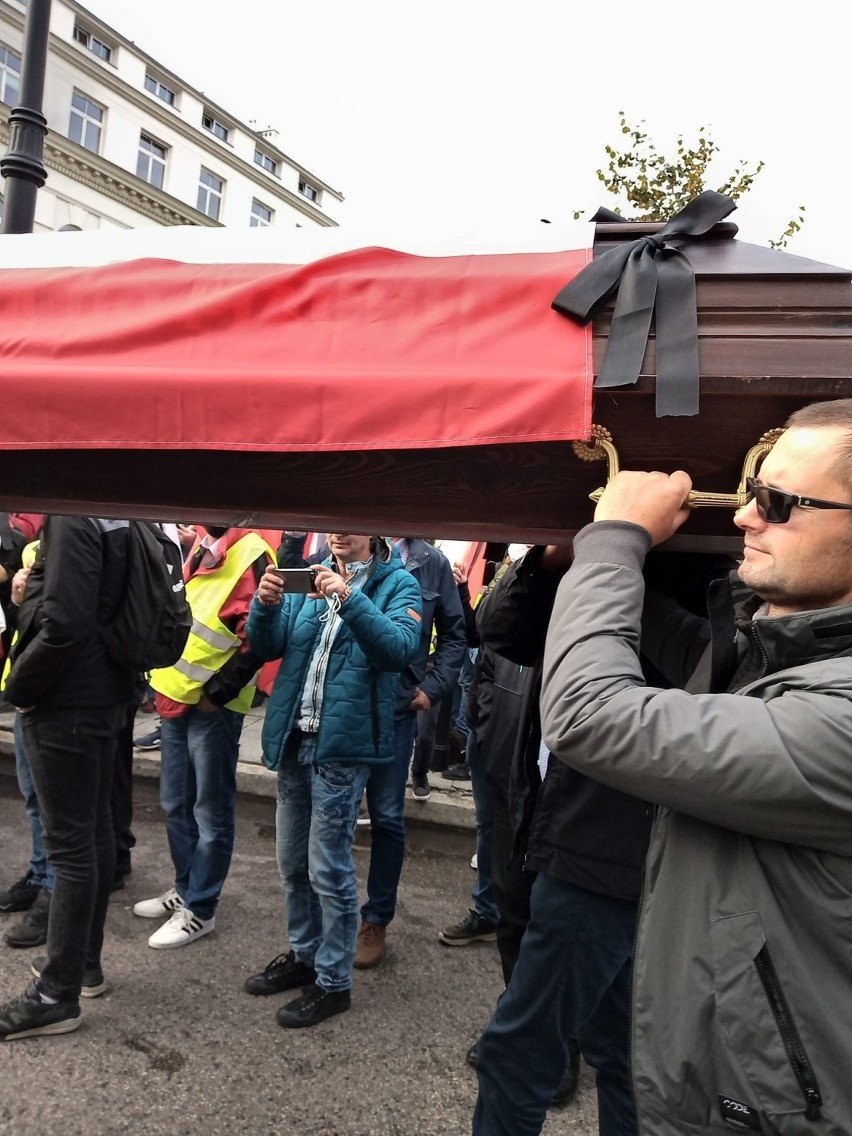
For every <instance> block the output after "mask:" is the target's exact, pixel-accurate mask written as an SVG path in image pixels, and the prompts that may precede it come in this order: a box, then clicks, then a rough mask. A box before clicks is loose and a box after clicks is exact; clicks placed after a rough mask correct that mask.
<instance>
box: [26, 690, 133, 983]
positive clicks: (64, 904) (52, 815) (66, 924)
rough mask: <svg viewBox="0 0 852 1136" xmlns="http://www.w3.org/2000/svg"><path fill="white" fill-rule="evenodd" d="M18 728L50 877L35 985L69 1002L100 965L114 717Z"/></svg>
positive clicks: (40, 719)
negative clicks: (43, 957)
mask: <svg viewBox="0 0 852 1136" xmlns="http://www.w3.org/2000/svg"><path fill="white" fill-rule="evenodd" d="M22 725H23V739H24V747H25V749H26V754H27V759H28V761H29V765H30V769H31V771H32V776H33V782H34V784H35V787H36V792H37V793H38V799H39V804H40V807H41V816H42V822H43V824H44V833H45V847H46V849H47V853H48V856H49V857H50V860H51V864H52V867H53V871H54V877H55V878H54V889H53V897H52V901H51V906H50V921H49V925H48V937H47V954H48V961H47V963H46V964H45V966H44V967H43V968H42V971H41V978H40V979H39V983H40V987H41V989H43V990H44V991H45V992H46V993H47V994H49V995H50V996H52V997H54V998H57V999H58V1000H59V1001H60V1002H74V1001H76V1000H77V999H78V997H79V995H80V986H81V983H82V978H83V972H84V970H85V968H86V965H87V964H90V963H97V962H99V961H100V945H101V942H102V939H103V923H104V919H105V917H106V909H107V905H108V903H109V892H110V888H111V886H112V873H113V871H114V868H115V846H114V843H113V840H112V826H111V823H110V819H111V818H110V812H109V795H110V790H111V786H112V767H113V762H114V759H115V735H116V732H117V729H118V711H117V710H115V709H114V708H111V707H98V708H93V709H87V710H67V711H66V710H63V711H59V710H54V711H40V710H34V711H31V712H30V713H29V714H26V715H24V716H23V719H22ZM94 954H97V955H98V957H97V958H94V957H93V956H94Z"/></svg>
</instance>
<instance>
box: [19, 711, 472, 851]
mask: <svg viewBox="0 0 852 1136" xmlns="http://www.w3.org/2000/svg"><path fill="white" fill-rule="evenodd" d="M8 722H9V724H8V727H7V726H6V721H5V720H4V719H0V775H3V776H7V777H14V776H15V749H14V743H13V740H12V721H11V718H9V719H8ZM133 776H134V778H138V779H139V780H143V781H154V780H159V777H160V759H159V757H155V756H154V755H153V754H149V753H138V752H137V753H134V755H133ZM430 779H431V784H432V796H431V798H430V799H429V800H428V801H417V800H415V799H414V797H412V796H411V795H410V793H406V797H405V819H406V820H407V821H411V822H412V823H413V824H417V825H428V826H434V827H436V828H450V829H457V830H458V831H461V832H472V831H475V830H476V816H475V814H474V810H473V797H472V794H471V793H470V792H469V791H466V790H459V789H454V788H452V787H451V786H452V782H449V781H445V782H444V785H446V786H447V788H444V787H443V786H439V785H437V784H436V783H435V782H440V781H442V780H443V779H442V778H441V777H440V775H438V774H432V775H430ZM276 780H277V779H276V776H275V774H274V773H273V772H272V771H271V770H269V769H266V768H265V767H264V766H262V765H256V764H254V763H253V762H249V761H240V762H238V763H237V792H238V793H239V794H240V796H243V797H252V798H255V799H258V800H270V801H274V800H275V795H276Z"/></svg>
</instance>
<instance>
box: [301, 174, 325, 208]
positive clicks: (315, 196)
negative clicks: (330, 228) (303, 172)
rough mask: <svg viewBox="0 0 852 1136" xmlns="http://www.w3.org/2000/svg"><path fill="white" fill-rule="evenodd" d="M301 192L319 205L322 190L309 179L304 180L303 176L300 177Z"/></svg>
mask: <svg viewBox="0 0 852 1136" xmlns="http://www.w3.org/2000/svg"><path fill="white" fill-rule="evenodd" d="M299 193H301V194H302V196H303V197H307V199H308V201H313V203H314V204H315V205H319V203H320V191H319V190H318V189H317V187H316V186H315V185H311V183H310V182H309V181H303V180H302V178H299Z"/></svg>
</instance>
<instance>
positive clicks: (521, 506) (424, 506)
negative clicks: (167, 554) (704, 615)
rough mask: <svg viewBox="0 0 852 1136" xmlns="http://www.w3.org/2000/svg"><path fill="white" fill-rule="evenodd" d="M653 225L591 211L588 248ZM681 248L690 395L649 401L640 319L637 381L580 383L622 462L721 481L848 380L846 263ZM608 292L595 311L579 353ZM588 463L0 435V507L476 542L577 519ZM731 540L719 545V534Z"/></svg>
mask: <svg viewBox="0 0 852 1136" xmlns="http://www.w3.org/2000/svg"><path fill="white" fill-rule="evenodd" d="M660 228H661V226H658V225H650V226H637V225H636V224H628V223H623V224H599V225H598V226H597V230H596V242H595V255H596V256H599V255H600V254H601V253H602V252H604V251H606V250H607V249H608V248H611V247H612V245H613V243H614V242H619V241H627V240H635V239H636V237H637V236H639V235H642V234H643V233H645V232H648V233H652V232H657V231H658V230H659V229H660ZM736 231H737V230H736V226H735V225H733V224H730V223H721V224H718V225H717V226H716V227H715V228H714V229H713V230H711V232H710V234H709V236H708V237H706V238H703V239H698V240H691V241H689V242H688V244H683V245H682V246H681V247H682V248H683V251H684V252H685V253H686V254H687V256H688V257H689V260H690V262H691V264H692V266H693V268H694V271H695V276H696V284H697V303H698V315H699V320H698V326H699V356H700V373H701V395H700V412H699V414H698V415H696V416H694V417H677V418H657V417H656V414H655V350H654V337H653V330H652V334H651V338H650V340H649V343H648V348H647V351H646V354H645V359H644V363H643V366H642V374H641V377H640V380H639V382H638V383H637V384H636V385H635V386H632V387H625V388H619V389H611V390H606V391H597V392H595V400H594V411H593V415H592V419H593V421H594V422H595V423H597V424H600V425H602V426H604V427H606V428H607V429H608V430H609V431H610V433H611V435H612V438H613V441H614V444H615V446H616V448H617V451H618V454H619V458H620V463H621V467H622V468H639V469H661V470H666V471H670V470H673V469H675V468H683V469H686V470H687V471H688V472H689V473H690V474H691V476H692V477H693V481H694V484H695V487H696V489H699V490H703V491H715V492H726V493H733V492H735V491H736V489H737V485H738V483H739V480H740V476H741V471H742V465H743V459H744V457H745V455H746V453H747V451H748V450H749V448H750V447H751V446H753V445H755V444H756V443H757V441H758V439H759V438H760V436H761V435H762V434H763V433H764V432H765V431H767V430H770V429H772V428H774V427H779V426H782V425H783V424H784V421H785V419H786V418H787V416H788V415H789V414H790V413H791V412H792V411H794V410H796V409H797V408H798V407H800V406H803V405H805V404H806V403H809V402H813V401H817V400H820V399H833V398H845V397H850V396H852V272H850V270H848V269H843V268H837V267H833V266H831V265H826V264H821V263H817V262H815V261H811V260H806V259H803V258H801V257H796V256H792V255H790V254H788V253H784V252H776V251H773V250H770V249H765V248H761V247H758V246H755V245H751V244H746V243H743V242H741V241H739V240H737V239H736V236H735V235H736ZM610 314H611V305H610V307H609V308H607V309H605V310H604V312H603V314H602V315H601V316H599V317H598V318H597V319H596V321H595V323H594V352H595V367H596V370H597V368H598V366H599V363H600V359H601V358H602V355H603V350H604V347H605V345H606V341H607V336H608V333H609V322H610ZM606 470H607V466H606V463H605V462H584V461H581V460H579V459H578V457H577V456H576V454H575V452H574V449H573V447H572V445H571V444H569V443H528V444H516V445H495V446H477V447H468V448H465V447H460V448H455V449H440V450H434V451H425V450H424V451H414V452H412V451H386V452H384V453H377V452H360V453H359V452H355V453H353V452H348V453H345V454H339V455H336V454H335V455H331V456H330V455H328V454H323V453H316V454H311V453H235V452H211V451H194V452H188V451H163V450H159V451H150V452H140V451H134V452H131V451H120V450H90V451H81V450H75V451H61V450H60V451H56V450H52V451H28V452H26V453H20V452H15V451H8V450H7V451H2V450H0V507H2V508H9V509H17V510H26V511H39V512H41V511H47V512H66V513H68V512H71V513H91V514H96V515H112V516H137V517H148V518H154V519H160V520H183V521H187V522H192V521H204V520H208V521H214V520H215V521H219V522H220V523H221V522H228V523H231V524H239V525H247V526H251V525H263V526H268V527H287V528H293V529H302V530H310V531H329V530H347V531H356V532H382V533H391V534H401V533H405V534H410V535H423V536H442V537H457V538H468V539H480V540H493V541H508V540H516V541H528V542H547V541H556V542H559V541H564V540H567V539H569V538H570V536H571V534H572V533H573V532H575V531H576V530H577V529H578V528H580V527H582V525H584V524H585V523H586V522H587V521H589V520H591V518H592V514H593V508H594V506H593V504H592V502H591V501H590V500H589V497H588V494H589V493H590V491H592V490H593V489H595V488H596V487H597V486H600V485H601V484H603V482H604V481H605V479H606ZM731 516H732V510H731V509H729V508H712V509H701V510H695V512H694V514H693V516H692V517H691V518H690V520H689V521H688V522H687V525H686V526H685V527H684V529H683V530H682V535H680V536H678V537H676V538H675V542H674V545H675V546H677V547H691V548H695V549H699V550H710V549H713V548H722V547H730V543H729V542H730V539H731V535H732V533H733V532H734V530H733V528H732V524H731ZM736 543H737V542H736V540H734V544H735V545H736Z"/></svg>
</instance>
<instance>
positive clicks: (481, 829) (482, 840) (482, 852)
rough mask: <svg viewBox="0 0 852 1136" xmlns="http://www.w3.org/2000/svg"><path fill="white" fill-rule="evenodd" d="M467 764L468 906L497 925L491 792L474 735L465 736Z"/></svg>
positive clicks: (498, 919)
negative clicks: (470, 815)
mask: <svg viewBox="0 0 852 1136" xmlns="http://www.w3.org/2000/svg"><path fill="white" fill-rule="evenodd" d="M467 763H468V766H469V767H470V784H471V788H472V789H473V810H474V813H475V814H476V880H475V882H474V885H473V890H472V891H471V893H470V906H471V907H472V908H473V910H474V911H477V912H479V914H480V915H481V916H482V918H483V919H487V920H488V922H489V923H499V921H500V912H499V911H498V910H497V904H496V902H495V901H494V894H493V892H492V890H491V839H492V831H493V827H494V812H493V808H492V803H491V789H490V787H489V785H488V782H487V781H486V780H485V769H484V766H483V762H482V754H481V753H480V752H479V743H478V742H477V740H476V731H475V730H471V731H470V733H469V734H468V736H467Z"/></svg>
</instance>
